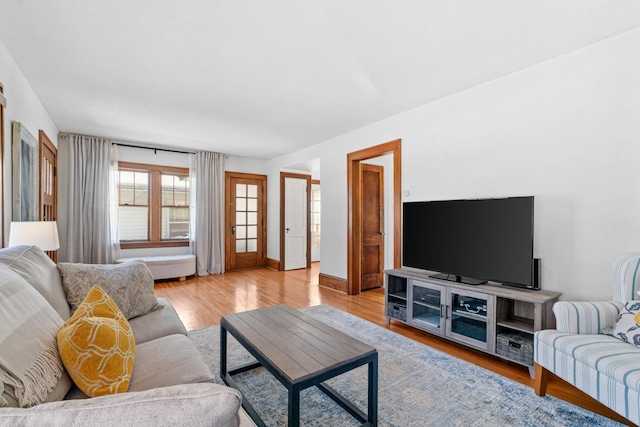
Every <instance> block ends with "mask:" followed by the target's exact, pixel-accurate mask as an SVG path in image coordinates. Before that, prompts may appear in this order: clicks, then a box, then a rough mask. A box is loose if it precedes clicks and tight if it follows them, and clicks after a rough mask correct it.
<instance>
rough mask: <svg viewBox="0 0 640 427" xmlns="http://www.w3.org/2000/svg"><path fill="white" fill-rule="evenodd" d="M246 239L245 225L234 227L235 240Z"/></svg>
mask: <svg viewBox="0 0 640 427" xmlns="http://www.w3.org/2000/svg"><path fill="white" fill-rule="evenodd" d="M246 238H247V227H246V226H245V225H238V226H236V239H246Z"/></svg>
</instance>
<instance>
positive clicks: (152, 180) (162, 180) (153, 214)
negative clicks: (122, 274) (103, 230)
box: [118, 162, 190, 248]
mask: <svg viewBox="0 0 640 427" xmlns="http://www.w3.org/2000/svg"><path fill="white" fill-rule="evenodd" d="M189 191H190V187H189V170H188V169H186V168H175V167H169V166H156V165H144V164H137V163H125V162H120V163H119V165H118V206H119V208H118V231H119V234H120V243H121V246H122V247H123V248H140V247H160V246H184V245H188V244H189Z"/></svg>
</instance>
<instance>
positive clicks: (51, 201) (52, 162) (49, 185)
mask: <svg viewBox="0 0 640 427" xmlns="http://www.w3.org/2000/svg"><path fill="white" fill-rule="evenodd" d="M38 139H39V143H40V144H39V145H40V146H39V148H40V167H39V170H40V173H39V181H40V191H39V194H40V197H39V198H40V200H39V206H40V208H39V215H38V219H39V220H40V221H57V219H58V191H57V188H58V185H57V181H56V180H57V167H58V160H57V159H58V150H57V149H56V147H55V145H53V143H52V142H51V140H50V139H49V137H48V136H47V134H46V133H44V131H40V132H39V138H38ZM47 255H49V258H51V259H52V260H53V262H58V252H57V251H47Z"/></svg>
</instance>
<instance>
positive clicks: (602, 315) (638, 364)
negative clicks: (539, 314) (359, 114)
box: [534, 255, 640, 424]
mask: <svg viewBox="0 0 640 427" xmlns="http://www.w3.org/2000/svg"><path fill="white" fill-rule="evenodd" d="M614 288H615V289H614V294H613V301H608V302H565V301H560V302H557V303H556V304H555V305H554V306H553V312H554V314H555V317H556V328H557V329H555V330H542V331H538V332H536V333H535V338H534V362H535V369H536V374H535V391H536V394H537V395H538V396H544V394H545V393H546V386H547V379H548V373H549V372H552V373H554V374H555V375H557V376H558V377H560V378H562V379H563V380H565V381H567V382H568V383H570V384H572V385H573V386H575V387H576V388H578V389H580V390H582V391H584V392H585V393H587V394H589V395H590V396H591V397H593V398H594V399H596V400H598V401H599V402H601V403H602V404H604V405H606V406H607V407H609V408H611V409H612V410H614V411H616V412H617V413H619V414H620V415H622V416H623V417H625V418H627V419H628V420H630V421H632V422H633V423H635V424H640V347H636V346H635V345H633V344H629V343H626V342H624V341H621V340H620V339H618V338H615V337H613V336H611V335H604V334H603V331H607V329H611V330H612V329H613V328H614V327H615V325H616V322H617V321H618V317H619V313H620V310H621V309H622V308H624V305H625V302H627V301H630V300H640V296H638V294H637V292H638V291H640V255H637V256H628V257H625V258H622V259H620V260H619V261H618V262H617V263H616V266H615V269H614Z"/></svg>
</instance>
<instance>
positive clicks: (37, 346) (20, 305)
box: [0, 265, 66, 407]
mask: <svg viewBox="0 0 640 427" xmlns="http://www.w3.org/2000/svg"><path fill="white" fill-rule="evenodd" d="M60 325H62V319H61V318H60V316H59V315H58V313H56V311H55V310H54V309H53V307H51V305H49V303H48V302H47V301H46V300H45V299H44V297H43V296H42V295H40V294H39V293H38V292H37V291H36V290H35V289H34V288H33V287H31V285H29V284H28V283H27V282H26V281H25V280H24V279H23V278H22V277H20V276H19V275H18V274H17V273H16V272H14V271H13V270H11V269H9V268H8V267H6V266H4V265H0V326H1V327H0V381H1V382H0V387H1V389H0V393H1V395H0V406H20V407H27V406H32V405H36V404H38V403H42V402H45V401H47V400H48V399H49V394H50V393H51V392H52V391H54V389H55V387H56V384H57V383H58V380H59V379H60V378H61V377H62V375H63V366H62V361H61V360H60V357H59V355H58V347H57V344H56V333H57V331H58V328H59V327H60ZM56 392H57V393H61V392H66V391H65V390H59V389H58V390H56Z"/></svg>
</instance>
